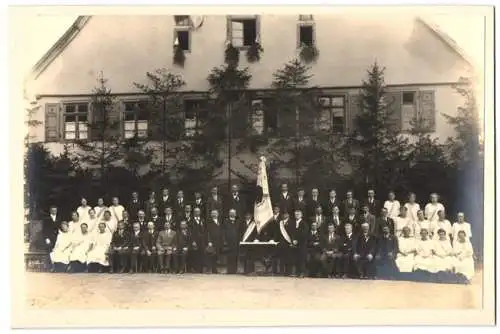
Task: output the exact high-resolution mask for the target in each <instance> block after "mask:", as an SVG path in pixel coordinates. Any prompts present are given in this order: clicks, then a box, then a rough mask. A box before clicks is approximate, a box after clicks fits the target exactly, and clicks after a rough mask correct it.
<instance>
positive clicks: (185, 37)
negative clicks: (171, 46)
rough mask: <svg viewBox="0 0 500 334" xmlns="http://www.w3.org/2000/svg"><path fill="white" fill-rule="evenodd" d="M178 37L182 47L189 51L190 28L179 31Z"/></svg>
mask: <svg viewBox="0 0 500 334" xmlns="http://www.w3.org/2000/svg"><path fill="white" fill-rule="evenodd" d="M177 39H178V40H179V46H180V47H181V49H182V50H184V51H189V30H179V31H177Z"/></svg>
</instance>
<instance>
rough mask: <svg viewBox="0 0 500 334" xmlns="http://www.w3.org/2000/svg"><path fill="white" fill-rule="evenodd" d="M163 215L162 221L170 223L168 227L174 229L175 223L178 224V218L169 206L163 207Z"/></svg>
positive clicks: (175, 227)
mask: <svg viewBox="0 0 500 334" xmlns="http://www.w3.org/2000/svg"><path fill="white" fill-rule="evenodd" d="M164 213H165V216H164V217H163V222H164V223H167V222H168V223H170V227H171V228H172V229H174V230H176V229H177V225H178V223H177V222H178V220H177V219H176V217H175V216H174V213H173V211H172V208H171V207H166V208H165V211H164Z"/></svg>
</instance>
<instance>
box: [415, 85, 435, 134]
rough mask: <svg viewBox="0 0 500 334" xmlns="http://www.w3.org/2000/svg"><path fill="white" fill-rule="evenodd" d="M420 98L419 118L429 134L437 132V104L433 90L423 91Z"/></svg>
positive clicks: (419, 95)
mask: <svg viewBox="0 0 500 334" xmlns="http://www.w3.org/2000/svg"><path fill="white" fill-rule="evenodd" d="M418 97H419V101H418V102H419V116H420V117H421V119H422V122H423V126H424V128H425V129H426V130H427V131H429V132H434V131H436V103H435V94H434V91H433V90H422V91H420V92H419V94H418Z"/></svg>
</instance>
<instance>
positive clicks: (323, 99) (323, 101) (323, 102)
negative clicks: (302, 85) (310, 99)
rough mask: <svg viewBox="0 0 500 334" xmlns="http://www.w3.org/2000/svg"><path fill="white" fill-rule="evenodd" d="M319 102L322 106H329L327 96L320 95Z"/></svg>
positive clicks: (329, 100) (329, 101)
mask: <svg viewBox="0 0 500 334" xmlns="http://www.w3.org/2000/svg"><path fill="white" fill-rule="evenodd" d="M319 104H320V105H321V106H323V107H329V106H330V105H331V99H330V98H329V97H325V96H324V97H320V98H319Z"/></svg>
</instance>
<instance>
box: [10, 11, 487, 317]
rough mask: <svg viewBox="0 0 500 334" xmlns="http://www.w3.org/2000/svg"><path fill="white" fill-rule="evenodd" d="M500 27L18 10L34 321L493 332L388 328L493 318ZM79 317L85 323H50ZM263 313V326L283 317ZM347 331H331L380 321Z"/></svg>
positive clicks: (29, 305) (440, 19) (381, 18)
mask: <svg viewBox="0 0 500 334" xmlns="http://www.w3.org/2000/svg"><path fill="white" fill-rule="evenodd" d="M492 13H493V8H488V7H474V8H472V7H471V8H466V7H459V6H456V7H454V6H449V7H446V8H444V7H436V9H435V10H434V9H433V7H432V6H421V7H414V8H406V7H384V6H376V7H363V6H359V7H334V6H329V7H328V6H325V7H297V8H295V9H294V8H293V7H290V8H286V7H279V6H275V7H264V8H251V7H249V8H245V7H227V8H224V7H211V8H210V7H186V8H182V7H170V8H169V7H158V8H157V9H154V8H149V7H136V8H135V9H134V8H128V9H126V8H125V7H114V8H113V7H106V8H92V9H89V8H80V9H71V10H70V9H68V8H65V9H62V8H58V7H54V8H48V7H46V8H44V7H40V8H37V9H36V10H35V9H33V8H32V9H29V8H24V9H21V8H14V9H12V11H11V14H12V15H13V17H17V18H18V20H22V21H23V22H24V23H23V27H22V29H18V30H17V32H18V33H19V36H20V40H21V39H22V42H19V43H20V44H19V48H21V47H23V46H24V48H23V49H22V50H21V49H19V50H17V51H16V52H17V53H16V54H18V55H19V58H18V59H17V61H18V63H22V66H21V67H20V69H19V71H21V72H20V73H21V74H22V78H23V80H22V87H19V89H20V90H22V97H23V103H22V105H21V106H20V108H17V109H22V110H23V113H20V114H22V118H23V119H22V120H21V124H22V122H24V124H25V128H24V129H25V131H24V132H23V133H22V135H23V136H24V152H23V157H24V160H23V166H21V165H19V168H21V167H23V173H24V175H23V180H24V182H23V183H21V181H20V183H19V189H20V190H19V191H20V192H22V196H23V197H20V201H22V202H23V203H24V215H22V214H19V216H20V218H19V219H22V218H21V217H24V224H23V226H24V252H22V251H21V248H20V247H19V249H18V250H17V251H16V252H17V253H19V254H21V253H23V254H24V263H18V264H17V265H18V266H19V267H20V268H22V270H21V272H20V274H19V275H18V277H19V280H18V281H17V282H16V284H18V285H19V286H22V287H21V288H20V289H21V290H20V291H22V295H18V300H17V303H20V304H22V308H23V310H24V311H25V312H32V313H30V314H33V316H31V318H30V319H29V321H28V320H27V319H26V317H24V318H23V319H24V320H23V321H24V323H23V322H19V323H18V325H19V326H21V327H22V326H23V324H24V325H27V326H45V325H46V326H57V325H58V324H61V325H62V324H65V325H75V326H76V325H78V326H85V324H87V325H92V324H93V323H91V322H90V323H89V322H88V321H90V320H89V319H97V318H93V316H91V317H90V316H86V315H85V314H86V312H92V311H98V310H110V311H120V310H127V311H130V312H131V311H133V310H135V311H139V310H140V311H141V312H142V311H162V310H163V311H164V312H166V313H164V314H165V317H167V318H168V317H169V319H170V320H169V321H170V322H169V321H167V319H163V318H162V316H161V314H162V313H161V312H160V313H158V314H160V316H155V317H152V318H151V320H150V321H149V322H148V320H147V319H146V318H142V316H141V318H137V317H135V316H131V317H132V318H131V317H130V316H124V317H122V318H118V316H116V317H115V318H108V319H107V320H108V322H107V325H109V326H113V327H119V326H121V325H128V326H130V325H132V324H137V325H141V326H148V325H155V326H160V324H162V325H164V326H167V325H169V324H171V325H172V324H176V325H178V324H180V322H179V321H180V320H179V319H176V318H175V317H173V316H167V315H166V314H168V312H170V311H172V312H174V311H189V310H197V311H193V312H203V311H217V312H219V311H220V312H222V311H221V310H226V309H228V310H232V311H236V310H250V311H257V310H261V311H262V312H265V311H269V312H273V311H286V310H290V311H298V310H305V311H308V312H311V313H312V312H316V311H318V312H324V313H325V314H326V313H328V312H334V313H336V312H341V311H350V312H351V313H352V311H353V310H357V309H359V310H363V311H364V312H367V311H382V310H388V311H387V312H389V313H387V314H386V315H385V316H384V317H382V316H377V317H379V318H378V320H380V321H381V322H384V323H385V324H389V325H397V324H401V323H402V322H405V323H408V324H422V323H425V324H434V323H436V324H438V323H439V324H442V323H446V324H465V323H469V322H470V323H480V324H492V323H493V321H494V320H493V319H494V317H493V313H487V314H485V315H483V317H482V318H481V319H482V320H479V318H477V319H476V320H474V318H473V317H472V316H469V317H468V316H465V315H464V316H463V317H461V316H456V317H439V316H436V317H434V318H419V317H411V316H405V317H397V316H393V317H392V320H390V319H389V315H388V314H390V312H393V311H408V312H410V313H408V314H411V312H412V311H422V310H426V311H429V312H430V314H432V313H435V314H437V315H439V314H440V313H439V312H444V311H446V310H453V311H456V312H464V313H463V314H465V312H466V311H467V312H468V311H471V312H472V311H474V312H478V313H477V314H479V313H480V312H486V311H488V312H492V310H493V306H492V304H491V296H492V295H493V296H494V293H495V292H494V290H493V283H492V282H493V281H492V280H493V270H494V269H493V262H492V259H493V257H494V252H495V250H494V232H493V228H494V214H493V208H492V207H491V206H487V204H486V201H488V203H490V205H491V203H492V201H493V196H494V194H493V192H492V189H493V188H492V187H493V186H492V182H493V180H494V173H493V171H491V170H490V173H487V172H486V168H485V166H486V162H487V161H489V162H487V163H488V164H491V162H492V157H493V156H492V154H493V153H492V152H493V151H492V149H491V147H492V146H493V143H492V139H491V138H487V137H486V135H485V134H486V133H490V134H492V133H493V132H492V131H493V130H492V129H493V122H492V121H491V120H492V117H493V116H492V115H493V105H490V104H488V102H487V98H486V95H487V94H490V90H491V89H492V88H491V87H492V81H491V82H488V83H487V84H486V81H487V80H488V79H487V76H488V77H490V76H489V74H485V73H486V72H487V71H486V70H485V68H486V67H487V66H488V65H487V63H488V62H489V60H490V55H491V54H492V46H491V41H492V35H493V29H492V26H493V23H492V22H493V16H492ZM18 22H20V21H18ZM25 22H29V23H28V24H26V23H25ZM13 24H14V23H13ZM17 25H18V26H21V23H18V24H17ZM21 36H22V38H21ZM491 59H492V58H491ZM490 70H491V68H490ZM491 73H492V72H491ZM490 101H491V100H490ZM487 120H490V122H487ZM488 128H489V129H488ZM20 129H22V127H20ZM488 145H489V147H490V149H489V150H487V149H486V147H487V146H488ZM20 147H21V146H20ZM489 168H491V166H490V167H489ZM19 170H20V169H19ZM20 173H21V172H20ZM488 183H489V185H488V186H487V187H488V188H487V189H486V188H485V184H488ZM21 187H23V188H21ZM21 189H22V190H21ZM19 207H21V206H20V205H19ZM16 224H17V225H20V220H19V221H18V222H16ZM19 231H21V229H19ZM20 233H22V232H19V235H17V238H20V237H21V235H20ZM21 247H22V246H21ZM20 261H22V260H20ZM486 282H487V283H486ZM71 310H79V312H80V313H79V314H80V319H76V320H72V322H70V321H69V320H68V319H66V318H65V319H64V320H63V319H62V318H61V317H57V316H55V317H52V318H51V317H46V316H41V315H40V318H37V319H35V316H34V314H37V313H36V312H49V311H51V312H54V314H59V312H68V311H71ZM20 312H21V311H20ZM26 314H27V313H26ZM40 314H48V313H40ZM61 314H62V313H61ZM89 314H93V313H89ZM117 314H118V313H117ZM127 314H130V315H132V314H134V313H127ZM220 314H223V313H220ZM269 314H271V313H269ZM377 314H378V313H377ZM457 314H461V313H457ZM81 317H83V318H87V323H85V321H83V320H82V318H81ZM134 317H135V320H134ZM235 319H236V318H235ZM237 319H240V318H237ZM259 319H260V318H253V319H246V320H247V322H246V325H252V324H255V325H258V324H262V323H263V322H264V321H265V323H266V324H277V323H273V320H262V322H259V321H260V320H259ZM262 319H264V318H262ZM347 319H349V318H346V320H342V319H339V317H336V318H328V317H324V318H322V321H323V324H330V325H335V324H336V322H341V323H343V324H346V321H351V323H349V324H353V325H356V324H369V321H368V318H364V319H361V318H359V321H357V320H352V319H354V318H352V317H351V318H350V319H351V320H347ZM383 319H384V320H383ZM212 320H214V321H215V322H217V321H220V324H224V321H226V323H225V324H226V325H227V324H228V323H227V319H226V320H217V319H212ZM274 320H276V321H278V320H279V321H281V322H282V324H287V323H290V324H308V323H307V319H302V320H300V319H294V318H293V317H291V318H281V319H277V318H276V319H274ZM96 321H97V320H96ZM134 321H137V323H135V322H134ZM162 321H163V322H162ZM191 321H192V323H190V322H189V320H185V322H184V323H183V325H187V326H189V325H196V324H206V319H204V318H203V319H201V318H196V316H194V317H193V318H191ZM235 321H236V320H235ZM376 321H377V320H376V319H375V320H373V324H375V323H376ZM178 322H179V323H178ZM100 324H102V322H100ZM312 324H313V323H309V325H312ZM231 325H237V323H232V324H231Z"/></svg>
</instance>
